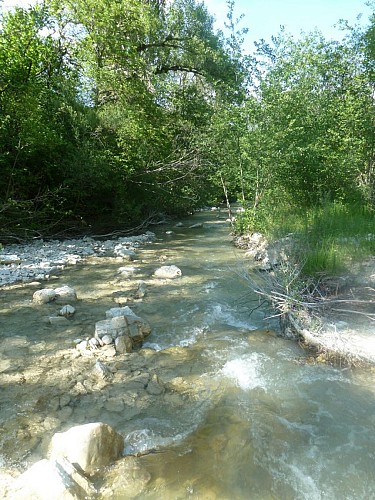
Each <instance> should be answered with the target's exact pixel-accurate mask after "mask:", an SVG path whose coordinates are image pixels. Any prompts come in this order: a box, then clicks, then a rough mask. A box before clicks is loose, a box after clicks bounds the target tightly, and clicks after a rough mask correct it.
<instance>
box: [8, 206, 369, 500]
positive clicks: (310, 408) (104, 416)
mask: <svg viewBox="0 0 375 500" xmlns="http://www.w3.org/2000/svg"><path fill="white" fill-rule="evenodd" d="M196 222H203V223H204V226H203V228H195V229H188V228H187V226H188V225H189V224H192V223H196ZM184 223H185V224H184V227H181V228H169V227H163V228H159V233H158V238H157V240H156V242H154V243H153V244H149V245H147V246H144V247H142V248H140V249H139V250H138V255H139V261H138V262H135V263H132V265H134V266H135V267H136V272H135V274H134V275H133V276H132V277H127V278H125V277H123V276H121V275H119V274H118V272H117V270H118V268H119V267H120V266H121V265H124V264H121V263H119V261H118V260H116V259H109V258H93V259H90V260H88V261H87V262H86V263H85V264H84V265H79V266H76V267H72V268H71V269H68V270H66V272H64V274H63V275H62V276H61V277H59V278H56V283H57V284H58V285H57V284H56V286H60V285H61V284H68V285H70V286H73V287H74V288H75V289H76V290H77V294H78V297H79V302H78V304H77V306H76V307H77V312H76V314H75V316H74V318H73V319H72V320H70V321H69V322H68V324H67V325H65V326H63V327H60V326H59V327H57V326H52V325H50V324H49V323H48V321H46V318H48V315H50V314H54V313H55V312H56V310H57V309H58V308H59V307H58V306H57V305H56V304H48V305H46V306H43V307H42V308H41V307H35V306H34V305H33V304H32V302H31V298H32V293H33V291H34V288H32V287H31V286H20V287H12V289H11V290H8V291H4V290H2V291H1V292H0V293H1V305H0V309H1V311H0V312H1V318H0V339H1V340H0V347H1V351H0V352H1V357H0V380H1V392H0V404H1V406H0V420H1V430H0V443H1V456H2V461H3V466H4V469H7V470H8V469H9V470H10V471H12V470H13V471H14V470H15V469H22V468H25V467H27V466H28V465H30V464H31V463H33V462H34V461H36V460H38V459H40V458H41V457H43V456H44V455H45V453H46V450H47V447H48V441H49V439H50V437H51V435H52V434H53V433H54V432H57V431H60V430H65V429H66V428H69V427H71V426H72V425H76V424H80V423H86V422H92V421H99V420H100V421H104V422H107V423H109V424H110V425H112V426H113V427H115V428H116V430H118V431H119V432H121V433H122V434H123V435H124V436H125V438H126V447H125V453H126V454H128V455H134V454H140V455H141V456H140V457H139V458H138V459H137V466H136V467H135V468H133V469H131V470H132V474H133V479H134V478H135V479H134V480H135V481H136V486H134V485H133V489H132V488H131V487H130V486H129V477H128V476H127V475H126V474H123V473H122V469H121V467H125V465H124V464H125V461H126V459H125V461H123V462H121V461H120V462H119V464H116V465H115V466H114V467H111V468H109V469H108V470H106V471H102V473H101V474H99V475H98V476H97V478H96V480H97V485H98V486H102V487H103V489H102V497H103V498H109V497H111V498H124V499H125V498H145V499H160V498H163V499H184V498H197V499H229V498H230V499H241V500H242V499H249V498H251V499H314V500H315V499H336V498H337V499H343V498H345V499H359V498H366V499H367V498H374V497H375V479H374V474H373V472H374V465H375V460H374V453H375V435H374V432H373V429H374V424H375V416H374V415H375V412H374V410H375V394H374V392H375V385H374V376H373V372H372V371H360V370H356V371H351V370H348V369H341V368H334V367H331V366H326V365H312V364H309V363H307V362H306V361H307V359H306V353H305V352H304V351H303V350H301V348H300V347H299V346H298V344H296V343H294V342H291V341H288V340H284V339H282V338H280V337H278V336H277V334H275V333H274V332H273V331H266V330H265V329H272V330H276V333H277V323H275V322H270V321H268V320H266V319H265V318H266V317H267V315H268V314H269V311H265V310H262V309H257V310H256V311H255V312H254V313H253V314H252V315H249V310H251V309H252V308H253V307H254V304H255V303H254V300H255V299H256V297H255V296H254V295H253V294H252V293H251V290H248V289H247V285H246V281H244V280H243V279H242V278H241V274H242V273H243V271H244V266H245V264H244V262H243V260H242V253H241V252H240V251H239V250H236V249H235V248H234V247H233V246H232V245H231V243H230V236H229V231H228V225H227V223H226V222H225V214H224V213H218V212H203V213H200V214H197V215H196V216H194V217H193V218H191V219H190V220H188V221H184ZM168 229H172V230H173V231H174V232H173V234H172V235H167V234H166V231H167V230H168ZM162 264H168V265H170V264H175V265H177V266H179V267H180V268H181V270H182V277H180V278H177V279H174V280H160V279H156V278H154V277H153V276H152V274H153V272H154V271H155V269H156V268H157V267H159V266H160V265H162ZM140 279H141V280H144V281H145V282H146V284H147V294H146V296H145V297H144V298H143V300H142V301H134V300H133V298H132V294H133V295H134V293H133V292H134V290H135V289H136V286H137V282H138V280H140ZM48 286H53V282H52V283H49V284H48ZM124 297H128V302H127V305H129V306H130V307H131V308H132V309H133V310H134V311H135V312H136V313H137V314H138V315H139V316H141V317H142V318H145V319H146V320H148V321H149V323H150V324H151V325H152V327H153V331H152V334H151V336H150V337H149V338H148V339H147V341H146V343H145V344H144V347H143V348H142V349H141V350H140V351H139V352H138V353H135V354H131V355H127V356H125V358H124V359H122V358H121V359H120V360H116V359H114V360H108V361H107V363H108V365H109V366H110V367H111V368H112V371H113V373H114V375H113V379H112V380H111V381H109V382H108V381H107V382H104V381H99V380H97V379H95V377H94V376H93V374H92V373H93V371H92V370H93V364H94V363H95V359H94V358H95V357H88V358H83V357H75V355H74V353H75V351H74V349H73V347H72V345H73V340H74V339H75V338H84V337H85V336H89V335H92V332H93V328H94V325H95V322H96V321H99V320H101V319H104V317H105V311H106V310H107V309H109V308H110V307H113V306H114V305H115V304H114V302H116V301H117V302H118V301H119V300H120V299H123V300H125V299H124ZM259 329H262V330H263V331H259ZM116 358H117V357H116ZM145 374H148V375H149V376H152V375H153V374H156V375H157V377H158V378H159V379H160V381H161V383H162V384H163V387H164V391H163V392H162V394H157V395H150V394H147V392H146V391H145V390H144V383H142V382H139V381H140V380H141V379H142V377H144V376H145ZM64 398H65V399H64ZM148 452H150V453H148ZM134 471H138V472H134ZM139 471H142V473H140V472H139ZM137 481H138V482H137Z"/></svg>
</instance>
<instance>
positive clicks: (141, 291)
mask: <svg viewBox="0 0 375 500" xmlns="http://www.w3.org/2000/svg"><path fill="white" fill-rule="evenodd" d="M146 292H147V285H146V283H145V282H144V281H139V282H138V288H137V291H136V292H135V297H136V298H137V299H141V298H143V297H144V296H145V295H146Z"/></svg>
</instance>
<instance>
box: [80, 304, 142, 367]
mask: <svg viewBox="0 0 375 500" xmlns="http://www.w3.org/2000/svg"><path fill="white" fill-rule="evenodd" d="M150 333H151V327H150V325H149V324H148V323H147V321H145V320H144V319H142V318H140V317H139V316H137V315H136V314H135V313H134V312H133V311H132V309H130V307H128V306H125V307H113V308H111V309H109V310H108V311H106V319H104V320H101V321H97V322H96V324H95V334H94V336H93V337H92V338H89V339H86V340H77V349H79V351H80V352H81V353H82V354H85V353H86V354H87V353H90V352H91V351H96V350H98V349H101V348H104V350H105V351H106V356H109V357H111V356H115V355H116V353H119V354H123V353H126V352H132V351H133V347H135V346H139V345H142V343H143V341H144V339H145V338H146V337H148V336H149V335H150Z"/></svg>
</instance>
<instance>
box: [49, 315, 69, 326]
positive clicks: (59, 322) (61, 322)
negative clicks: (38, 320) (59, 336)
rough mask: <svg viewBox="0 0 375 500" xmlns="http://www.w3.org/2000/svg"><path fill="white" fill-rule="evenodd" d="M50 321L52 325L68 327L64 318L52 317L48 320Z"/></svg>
mask: <svg viewBox="0 0 375 500" xmlns="http://www.w3.org/2000/svg"><path fill="white" fill-rule="evenodd" d="M48 321H49V322H50V323H51V325H56V326H58V325H66V323H67V321H68V320H67V319H66V318H65V317H64V316H50V317H49V318H48Z"/></svg>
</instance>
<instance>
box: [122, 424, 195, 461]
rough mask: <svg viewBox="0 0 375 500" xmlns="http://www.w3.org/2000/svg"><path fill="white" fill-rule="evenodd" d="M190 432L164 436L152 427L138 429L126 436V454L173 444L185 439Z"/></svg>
mask: <svg viewBox="0 0 375 500" xmlns="http://www.w3.org/2000/svg"><path fill="white" fill-rule="evenodd" d="M188 434H189V432H185V433H178V434H175V435H173V436H166V437H164V436H162V435H160V434H158V433H156V432H155V431H153V430H152V429H147V428H145V429H138V430H135V431H133V432H130V433H129V434H128V435H127V436H126V439H125V443H126V446H125V450H124V453H125V455H132V454H134V453H142V452H144V451H147V450H153V449H156V448H160V447H166V446H171V445H172V444H175V443H177V442H180V441H182V440H183V439H185V438H186V436H187V435H188Z"/></svg>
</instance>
